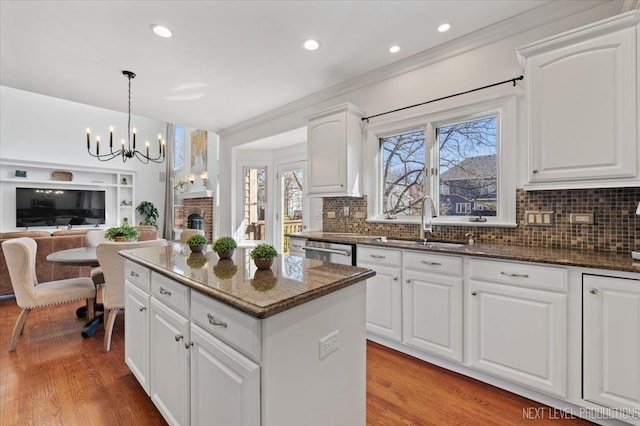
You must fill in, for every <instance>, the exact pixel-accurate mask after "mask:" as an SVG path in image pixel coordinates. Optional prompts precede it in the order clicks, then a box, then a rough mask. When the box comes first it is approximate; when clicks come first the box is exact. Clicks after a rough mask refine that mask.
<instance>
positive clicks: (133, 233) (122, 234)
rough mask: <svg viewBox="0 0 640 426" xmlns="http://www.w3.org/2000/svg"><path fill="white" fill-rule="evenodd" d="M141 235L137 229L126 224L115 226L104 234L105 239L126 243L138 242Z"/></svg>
mask: <svg viewBox="0 0 640 426" xmlns="http://www.w3.org/2000/svg"><path fill="white" fill-rule="evenodd" d="M139 236H140V233H139V232H138V230H137V229H136V228H133V227H131V226H129V225H128V224H126V223H125V224H124V225H122V226H114V227H112V228H109V229H107V230H106V232H105V233H104V237H105V238H106V239H108V240H112V241H117V242H125V241H137V240H138V237H139Z"/></svg>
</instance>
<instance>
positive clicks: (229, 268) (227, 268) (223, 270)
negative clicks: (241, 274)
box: [213, 259, 238, 280]
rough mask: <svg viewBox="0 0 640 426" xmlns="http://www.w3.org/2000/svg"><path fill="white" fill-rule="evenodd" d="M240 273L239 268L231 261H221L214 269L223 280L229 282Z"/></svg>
mask: <svg viewBox="0 0 640 426" xmlns="http://www.w3.org/2000/svg"><path fill="white" fill-rule="evenodd" d="M236 272H238V267H237V266H236V264H235V263H233V260H231V259H220V260H218V263H217V264H216V265H215V266H214V267H213V273H214V274H216V277H218V278H219V279H221V280H228V279H229V278H231V277H233V276H234V275H235V274H236Z"/></svg>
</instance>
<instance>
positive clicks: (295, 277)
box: [121, 243, 375, 318]
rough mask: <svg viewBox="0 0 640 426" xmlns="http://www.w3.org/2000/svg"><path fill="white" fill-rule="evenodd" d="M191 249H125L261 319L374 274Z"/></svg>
mask: <svg viewBox="0 0 640 426" xmlns="http://www.w3.org/2000/svg"><path fill="white" fill-rule="evenodd" d="M207 249H208V251H207V252H205V253H191V252H190V250H189V248H188V247H187V246H185V245H182V244H177V243H176V244H171V245H168V246H166V247H148V248H141V249H136V250H127V251H123V252H121V254H122V256H124V257H126V258H127V259H129V260H131V261H133V262H135V263H138V264H140V265H142V266H145V267H147V268H149V269H151V270H152V271H155V272H157V273H159V274H162V275H164V276H166V277H168V278H171V279H173V280H175V281H177V282H179V283H182V284H184V285H186V286H188V287H191V288H193V289H195V290H198V291H200V292H201V293H204V294H206V295H208V296H211V297H213V298H214V299H217V300H220V301H222V302H224V303H226V304H228V305H230V306H233V307H235V308H237V309H239V310H241V311H244V312H246V313H248V314H250V315H253V316H255V317H257V318H266V317H269V316H271V315H275V314H277V313H279V312H282V311H286V310H287V309H291V308H293V307H295V306H298V305H301V304H303V303H306V302H308V301H311V300H313V299H316V298H318V297H321V296H323V295H325V294H328V293H331V292H334V291H336V290H340V289H341V288H344V287H347V286H349V285H352V284H355V283H357V282H360V281H363V280H366V279H367V278H371V277H373V276H374V275H375V272H374V271H372V270H370V269H365V268H357V267H354V266H346V265H336V264H333V263H326V262H322V261H318V260H310V259H305V258H302V257H297V256H279V257H278V258H276V259H274V263H273V266H272V267H271V269H269V270H257V268H256V267H255V265H254V264H253V261H252V260H251V258H250V257H249V253H250V249H242V248H238V249H236V251H235V253H234V256H233V259H228V260H219V259H218V256H217V254H216V253H215V252H212V251H211V247H210V246H209V247H207Z"/></svg>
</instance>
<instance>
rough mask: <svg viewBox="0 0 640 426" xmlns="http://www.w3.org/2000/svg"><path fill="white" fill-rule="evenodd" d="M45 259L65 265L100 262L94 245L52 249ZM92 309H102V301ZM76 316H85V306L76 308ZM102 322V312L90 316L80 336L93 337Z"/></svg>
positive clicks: (87, 264)
mask: <svg viewBox="0 0 640 426" xmlns="http://www.w3.org/2000/svg"><path fill="white" fill-rule="evenodd" d="M47 260H48V261H49V262H52V263H57V264H59V265H67V266H91V267H93V268H96V267H98V266H100V263H99V262H98V255H97V253H96V247H76V248H72V249H67V250H60V251H54V252H53V253H51V254H49V255H48V256H47ZM94 311H95V312H98V311H104V307H103V306H102V303H96V304H95V306H94ZM76 316H77V317H78V318H86V316H87V308H86V306H82V307H79V308H78V309H76ZM103 322H104V315H103V314H100V315H96V316H95V317H94V318H90V319H89V321H88V322H87V323H86V324H85V325H84V327H83V328H82V337H84V338H88V337H93V336H94V335H95V334H96V330H97V328H98V326H99V325H100V324H102V323H103Z"/></svg>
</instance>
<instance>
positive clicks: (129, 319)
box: [124, 281, 150, 395]
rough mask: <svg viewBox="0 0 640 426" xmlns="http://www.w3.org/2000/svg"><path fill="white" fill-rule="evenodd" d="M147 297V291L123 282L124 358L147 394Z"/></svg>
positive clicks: (148, 297)
mask: <svg viewBox="0 0 640 426" xmlns="http://www.w3.org/2000/svg"><path fill="white" fill-rule="evenodd" d="M149 299H150V296H149V294H148V293H145V292H144V291H142V290H140V289H139V288H138V287H136V286H135V285H134V284H131V283H130V282H129V281H126V282H125V301H124V309H125V312H126V313H127V314H126V315H125V317H124V359H125V362H126V363H127V365H128V366H129V368H130V369H131V372H132V373H133V375H134V376H136V379H138V382H140V385H142V388H143V389H144V391H145V392H146V393H147V395H149Z"/></svg>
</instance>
